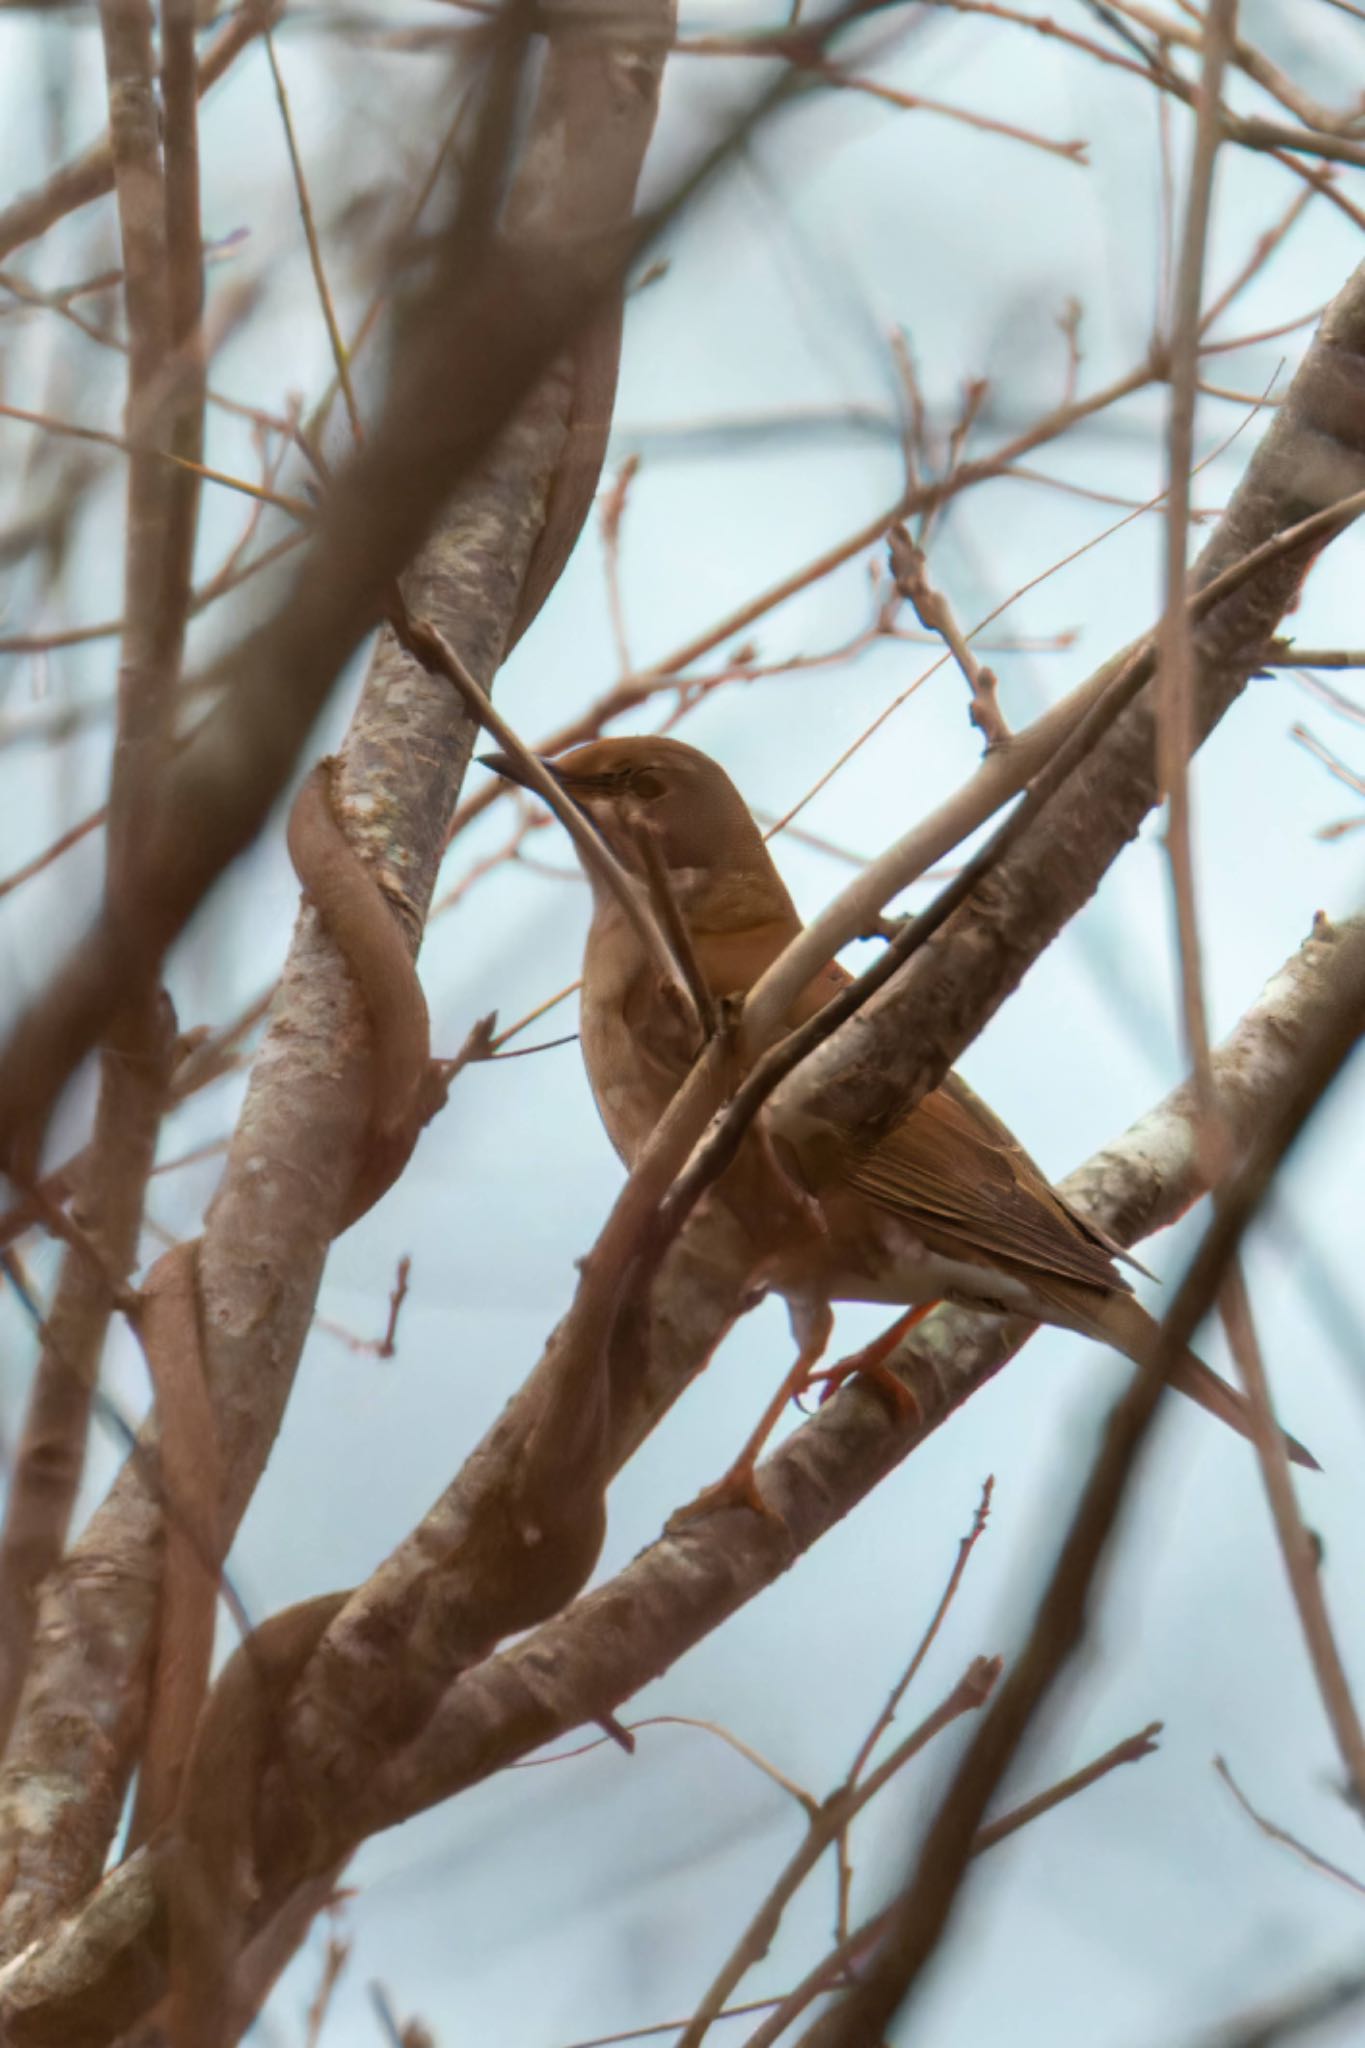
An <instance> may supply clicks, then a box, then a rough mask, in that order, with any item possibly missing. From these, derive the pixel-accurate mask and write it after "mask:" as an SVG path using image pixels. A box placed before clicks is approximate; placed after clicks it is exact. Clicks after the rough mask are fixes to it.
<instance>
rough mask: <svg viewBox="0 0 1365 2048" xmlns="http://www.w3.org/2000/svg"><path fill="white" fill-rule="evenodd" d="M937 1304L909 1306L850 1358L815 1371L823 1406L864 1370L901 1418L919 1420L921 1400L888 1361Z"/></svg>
mask: <svg viewBox="0 0 1365 2048" xmlns="http://www.w3.org/2000/svg"><path fill="white" fill-rule="evenodd" d="M937 1307H938V1303H937V1302H936V1301H922V1302H921V1303H920V1305H919V1307H918V1308H912V1309H907V1310H906V1312H905V1314H904V1315H903V1316H897V1318H896V1320H895V1322H894V1323H892V1325H891V1327H890V1328H889V1329H887V1330H883V1331H882V1333H881V1335H880V1337H874V1338H873V1339H872V1342H871V1343H870V1344H864V1346H863V1348H862V1350H861V1351H851V1352H850V1353H849V1355H848V1357H847V1358H841V1359H840V1361H839V1363H838V1364H837V1365H831V1366H829V1367H827V1369H826V1370H825V1371H824V1372H813V1373H812V1374H811V1379H812V1380H823V1382H824V1392H823V1393H822V1394H821V1396H820V1405H821V1407H822V1408H823V1407H824V1405H825V1402H826V1401H828V1400H829V1398H830V1396H831V1395H832V1394H837V1393H838V1391H839V1389H840V1387H842V1386H843V1384H844V1382H845V1381H846V1380H851V1379H852V1378H853V1377H854V1375H855V1374H857V1373H862V1374H863V1375H864V1376H865V1377H866V1378H867V1379H870V1380H871V1381H872V1383H873V1385H874V1386H877V1387H880V1388H881V1391H882V1392H883V1393H884V1394H885V1395H886V1397H887V1399H888V1400H889V1401H890V1403H891V1405H892V1407H893V1408H894V1410H895V1412H896V1416H897V1418H898V1420H900V1421H902V1422H909V1421H911V1420H916V1421H917V1420H918V1419H919V1402H918V1401H917V1400H916V1399H915V1397H914V1395H913V1394H912V1393H911V1391H910V1389H909V1387H907V1386H906V1384H905V1382H904V1380H902V1379H900V1378H899V1377H898V1376H897V1374H895V1373H894V1372H892V1370H891V1368H890V1366H889V1365H888V1364H887V1362H886V1361H887V1359H888V1358H890V1356H891V1354H892V1352H893V1351H894V1350H895V1349H896V1346H897V1345H898V1344H899V1343H900V1341H901V1338H902V1337H907V1336H909V1334H910V1332H911V1330H913V1329H914V1327H915V1325H916V1323H922V1322H923V1321H924V1318H925V1317H926V1316H927V1315H928V1313H929V1311H930V1309H933V1308H937Z"/></svg>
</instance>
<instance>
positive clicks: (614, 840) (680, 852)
mask: <svg viewBox="0 0 1365 2048" xmlns="http://www.w3.org/2000/svg"><path fill="white" fill-rule="evenodd" d="M480 758H481V759H482V761H483V762H484V764H485V766H487V767H489V768H492V769H495V770H496V772H497V773H498V774H499V775H503V776H506V777H507V779H508V780H509V781H511V782H521V781H522V780H523V778H522V776H521V774H520V772H519V770H518V768H517V765H516V763H515V762H513V761H512V760H510V759H509V758H508V757H507V756H506V755H504V754H484V755H482V756H481V757H480ZM544 766H545V767H546V768H547V769H548V770H549V772H550V774H551V775H552V776H553V777H554V779H555V781H556V782H557V783H558V784H559V786H560V788H561V789H562V790H563V792H564V794H565V795H566V796H567V797H569V798H570V800H571V801H572V802H573V803H575V804H576V805H577V806H578V808H579V810H581V811H582V812H583V814H584V816H585V817H586V818H587V819H588V820H589V822H590V823H591V824H592V825H593V826H594V827H595V829H596V830H597V832H598V833H599V834H600V835H601V837H602V838H603V839H604V840H605V842H606V844H607V845H608V846H609V847H610V849H611V851H612V852H613V853H614V854H615V855H616V857H617V859H618V860H619V861H620V862H621V864H622V866H623V867H626V868H628V869H629V870H630V871H631V872H633V873H636V874H639V873H640V872H641V869H642V857H641V853H640V840H641V834H642V833H648V834H649V836H650V838H651V839H652V840H653V842H654V845H655V847H656V848H657V850H658V853H659V855H660V857H661V859H662V861H663V864H664V866H665V867H666V868H667V870H668V871H669V873H670V875H672V876H673V877H675V879H676V880H677V881H678V882H679V883H680V884H683V878H688V879H689V880H691V881H694V882H695V881H696V880H700V879H701V878H711V877H714V878H716V879H719V878H720V877H721V876H723V875H724V874H726V873H727V872H733V871H734V870H736V869H739V870H741V871H748V872H754V871H761V872H764V873H767V872H770V870H771V864H770V862H769V859H768V851H767V848H766V847H765V846H764V844H763V839H762V835H761V834H760V832H759V829H758V827H757V825H756V824H755V823H754V821H753V819H752V817H751V816H750V814H749V810H748V807H747V805H746V804H745V802H744V799H743V797H742V796H741V795H740V793H739V791H738V790H737V789H736V788H735V785H734V783H733V782H731V780H730V778H729V776H728V775H727V774H726V773H725V770H724V769H723V768H722V767H721V766H720V765H719V763H718V762H716V761H713V760H712V759H711V757H710V756H709V755H708V754H703V753H701V752H700V751H699V750H698V749H697V748H696V747H689V746H687V745H685V744H684V742H683V741H682V740H674V739H665V738H658V737H654V736H652V735H651V736H648V737H644V738H638V739H636V738H628V739H607V740H589V741H588V742H587V743H586V745H584V746H581V747H572V748H570V750H569V752H568V753H566V754H560V755H559V756H558V757H557V758H556V759H555V760H552V761H550V760H547V761H546V762H545V763H544ZM684 886H686V885H685V884H684Z"/></svg>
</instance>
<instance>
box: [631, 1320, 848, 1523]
mask: <svg viewBox="0 0 1365 2048" xmlns="http://www.w3.org/2000/svg"><path fill="white" fill-rule="evenodd" d="M798 1313H799V1320H798ZM792 1324H793V1327H794V1329H796V1330H797V1332H798V1335H799V1342H800V1348H799V1350H798V1351H797V1354H796V1361H795V1363H794V1364H793V1366H792V1368H791V1370H790V1371H789V1372H788V1373H787V1375H786V1376H785V1378H784V1379H783V1381H782V1384H781V1386H780V1387H779V1388H778V1390H777V1392H776V1393H775V1394H774V1395H773V1397H772V1400H771V1401H769V1403H768V1405H767V1407H766V1408H765V1409H764V1410H763V1413H762V1415H760V1417H759V1419H758V1422H757V1425H756V1426H755V1428H754V1430H753V1432H752V1433H751V1435H750V1436H749V1439H748V1441H747V1442H746V1444H745V1446H744V1448H743V1450H742V1451H741V1452H740V1454H739V1456H738V1457H737V1458H736V1459H735V1461H734V1463H733V1465H731V1467H730V1469H729V1471H728V1472H725V1473H723V1474H722V1475H721V1477H720V1478H719V1479H717V1480H716V1482H715V1484H714V1485H712V1486H704V1487H703V1488H702V1490H701V1492H700V1493H699V1494H698V1495H697V1497H696V1499H695V1500H694V1501H690V1502H689V1503H688V1505H687V1506H686V1507H682V1508H678V1509H677V1510H676V1511H675V1513H673V1514H672V1515H670V1516H669V1519H668V1526H669V1528H670V1529H673V1528H676V1527H677V1525H678V1524H679V1523H680V1522H691V1521H695V1520H696V1518H697V1516H698V1515H709V1514H711V1513H712V1512H713V1511H714V1510H715V1509H717V1508H740V1507H749V1508H754V1509H756V1511H757V1512H758V1513H759V1514H760V1515H766V1516H767V1517H768V1519H769V1521H772V1522H781V1520H782V1517H781V1515H779V1514H778V1512H777V1509H776V1508H774V1507H770V1506H769V1504H768V1502H767V1501H766V1500H764V1498H763V1495H762V1494H761V1493H760V1491H759V1486H758V1475H757V1472H756V1469H755V1468H756V1466H757V1464H758V1458H759V1453H760V1452H761V1451H762V1449H763V1446H764V1444H765V1443H766V1442H767V1441H768V1438H769V1437H770V1436H771V1435H772V1433H773V1430H774V1429H775V1428H776V1426H777V1424H778V1422H779V1421H780V1420H781V1417H782V1410H783V1409H784V1408H785V1407H786V1405H787V1403H788V1401H790V1400H792V1399H794V1397H795V1396H796V1395H797V1394H799V1393H800V1392H801V1390H802V1388H803V1387H806V1386H809V1385H810V1381H811V1376H812V1374H813V1373H814V1370H815V1367H816V1366H817V1365H818V1364H819V1362H820V1360H821V1359H822V1358H823V1357H824V1355H825V1347H826V1345H827V1344H828V1343H829V1340H830V1333H831V1331H832V1330H833V1328H834V1317H833V1316H832V1315H831V1313H830V1310H829V1306H828V1304H827V1303H823V1304H822V1305H821V1307H820V1308H819V1309H818V1310H803V1311H801V1312H797V1311H793V1314H792ZM784 1526H785V1525H784Z"/></svg>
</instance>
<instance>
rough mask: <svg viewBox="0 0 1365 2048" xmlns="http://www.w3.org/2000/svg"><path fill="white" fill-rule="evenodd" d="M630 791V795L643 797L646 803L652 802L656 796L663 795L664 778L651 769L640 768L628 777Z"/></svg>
mask: <svg viewBox="0 0 1365 2048" xmlns="http://www.w3.org/2000/svg"><path fill="white" fill-rule="evenodd" d="M630 792H631V795H632V796H639V797H643V798H644V800H645V802H646V803H652V802H653V800H654V798H655V797H656V796H662V795H663V793H664V779H663V777H662V775H655V774H654V773H653V772H652V770H651V769H648V768H641V769H640V770H639V771H638V772H637V773H636V774H634V775H632V776H631V778H630Z"/></svg>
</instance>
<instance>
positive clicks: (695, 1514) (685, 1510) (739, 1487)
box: [665, 1458, 787, 1536]
mask: <svg viewBox="0 0 1365 2048" xmlns="http://www.w3.org/2000/svg"><path fill="white" fill-rule="evenodd" d="M727 1508H752V1509H753V1510H754V1512H755V1514H759V1515H762V1516H763V1517H764V1519H765V1520H766V1521H769V1522H776V1523H777V1524H778V1526H779V1527H780V1528H782V1529H784V1530H785V1528H786V1526H787V1525H786V1523H785V1522H784V1521H783V1519H782V1517H781V1515H780V1514H779V1513H778V1512H777V1509H776V1508H775V1507H773V1506H772V1505H771V1504H770V1503H769V1502H768V1501H766V1500H765V1499H764V1498H763V1494H762V1492H761V1491H760V1489H759V1484H758V1474H757V1472H756V1471H755V1469H754V1462H753V1460H752V1458H737V1459H736V1460H735V1463H734V1464H733V1465H732V1466H731V1467H730V1469H729V1471H728V1472H725V1473H723V1474H722V1475H721V1477H720V1478H719V1479H717V1480H715V1481H714V1482H713V1484H712V1485H710V1486H704V1487H703V1488H702V1490H701V1492H700V1493H699V1494H698V1495H697V1497H696V1499H695V1500H692V1501H688V1502H687V1504H686V1506H684V1507H680V1508H675V1510H674V1511H673V1513H672V1514H671V1515H670V1516H669V1518H668V1521H667V1523H666V1524H665V1528H666V1530H667V1533H668V1534H669V1535H670V1536H671V1535H673V1534H674V1533H675V1531H677V1530H678V1529H680V1528H684V1527H685V1526H686V1525H687V1523H688V1522H695V1521H699V1520H700V1519H701V1517H702V1516H703V1515H711V1514H718V1513H723V1512H724V1510H725V1509H727Z"/></svg>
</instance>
